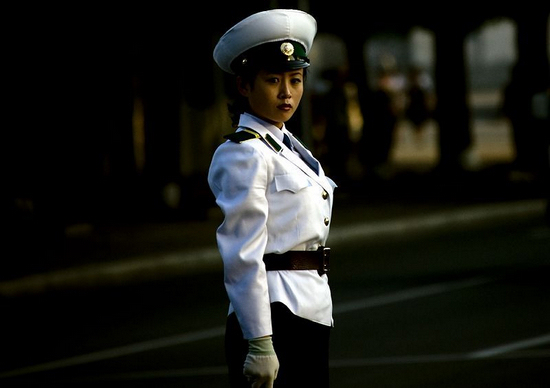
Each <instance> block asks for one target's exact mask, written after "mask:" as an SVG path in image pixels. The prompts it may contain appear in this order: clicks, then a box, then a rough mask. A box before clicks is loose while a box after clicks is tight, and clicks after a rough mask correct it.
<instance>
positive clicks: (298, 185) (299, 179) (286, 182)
mask: <svg viewBox="0 0 550 388" xmlns="http://www.w3.org/2000/svg"><path fill="white" fill-rule="evenodd" d="M309 186H311V182H310V181H309V179H308V177H307V176H306V175H305V174H285V175H277V176H275V189H276V190H277V191H284V190H287V191H291V192H293V193H297V192H298V191H300V190H302V189H305V188H306V187H309Z"/></svg>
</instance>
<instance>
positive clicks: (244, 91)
mask: <svg viewBox="0 0 550 388" xmlns="http://www.w3.org/2000/svg"><path fill="white" fill-rule="evenodd" d="M237 90H238V91H239V93H240V94H241V96H243V97H248V95H249V94H250V83H249V82H247V81H246V80H245V79H244V78H243V77H241V76H240V75H239V76H237Z"/></svg>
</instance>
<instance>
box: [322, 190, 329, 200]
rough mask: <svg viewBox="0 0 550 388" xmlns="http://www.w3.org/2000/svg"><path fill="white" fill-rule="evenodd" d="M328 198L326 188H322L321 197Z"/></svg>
mask: <svg viewBox="0 0 550 388" xmlns="http://www.w3.org/2000/svg"><path fill="white" fill-rule="evenodd" d="M327 198H328V193H327V192H326V190H323V199H327Z"/></svg>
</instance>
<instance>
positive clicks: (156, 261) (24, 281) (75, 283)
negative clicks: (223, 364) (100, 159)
mask: <svg viewBox="0 0 550 388" xmlns="http://www.w3.org/2000/svg"><path fill="white" fill-rule="evenodd" d="M545 208H546V201H545V200H542V199H541V200H524V201H516V202H505V203H494V204H483V205H475V206H469V207H461V208H458V209H455V210H446V211H439V212H435V213H430V214H422V215H417V216H411V217H402V218H397V219H393V220H386V221H369V222H359V223H356V224H351V225H345V226H338V227H334V228H333V229H332V230H331V232H330V237H329V240H328V243H329V245H333V244H334V245H336V244H344V243H347V242H350V241H353V240H358V239H368V238H378V237H382V236H389V235H394V234H397V233H404V232H407V231H415V232H419V231H428V230H433V229H436V228H443V227H446V226H451V225H453V226H456V225H465V224H468V223H472V222H475V221H480V220H489V219H499V218H505V217H511V216H519V215H533V214H543V212H544V210H545ZM221 268H222V261H221V258H220V255H219V253H218V250H217V248H216V247H206V248H200V249H195V250H186V251H176V252H172V253H164V254H155V255H150V256H140V257H135V258H132V259H128V260H121V261H117V262H115V263H102V264H101V265H98V264H91V265H86V266H81V267H77V268H68V269H63V270H58V271H54V272H50V273H44V274H35V275H29V276H26V277H23V278H20V279H14V280H8V281H3V282H0V295H6V296H13V295H20V294H27V293H28V294H33V293H40V292H43V291H46V290H52V289H54V290H55V289H67V288H68V289H71V288H82V287H90V286H102V285H112V284H125V283H127V282H129V281H133V282H136V281H139V280H143V279H150V278H151V277H154V276H179V275H188V274H193V273H196V272H204V271H212V270H214V271H219V270H221Z"/></svg>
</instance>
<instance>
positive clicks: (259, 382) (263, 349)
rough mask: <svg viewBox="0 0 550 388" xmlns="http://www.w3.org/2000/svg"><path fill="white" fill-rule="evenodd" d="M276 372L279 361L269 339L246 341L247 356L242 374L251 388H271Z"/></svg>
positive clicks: (261, 338)
mask: <svg viewBox="0 0 550 388" xmlns="http://www.w3.org/2000/svg"><path fill="white" fill-rule="evenodd" d="M278 372H279V360H278V359H277V354H275V350H274V349H273V342H272V341H271V337H260V338H252V339H250V340H248V355H247V356H246V360H245V361H244V369H243V373H244V375H245V376H246V378H247V379H248V382H250V383H251V384H252V388H261V387H265V388H273V382H274V381H275V379H276V378H277V373H278ZM264 384H265V385H264Z"/></svg>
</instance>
